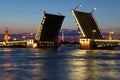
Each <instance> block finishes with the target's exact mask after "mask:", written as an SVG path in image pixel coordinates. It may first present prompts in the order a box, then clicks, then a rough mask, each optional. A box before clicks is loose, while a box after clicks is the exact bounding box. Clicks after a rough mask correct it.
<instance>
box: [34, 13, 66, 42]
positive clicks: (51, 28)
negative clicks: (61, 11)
mask: <svg viewBox="0 0 120 80" xmlns="http://www.w3.org/2000/svg"><path fill="white" fill-rule="evenodd" d="M63 19H64V16H62V15H53V14H48V13H45V14H44V16H43V19H42V22H41V24H40V27H39V29H38V31H37V34H36V40H37V41H56V40H57V38H58V34H59V31H60V28H61V25H62V22H63Z"/></svg>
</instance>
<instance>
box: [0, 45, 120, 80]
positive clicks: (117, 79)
mask: <svg viewBox="0 0 120 80" xmlns="http://www.w3.org/2000/svg"><path fill="white" fill-rule="evenodd" d="M0 80H120V51H119V50H80V49H79V48H77V47H60V48H59V49H58V50H49V49H44V50H43V49H27V48H12V49H11V48H0Z"/></svg>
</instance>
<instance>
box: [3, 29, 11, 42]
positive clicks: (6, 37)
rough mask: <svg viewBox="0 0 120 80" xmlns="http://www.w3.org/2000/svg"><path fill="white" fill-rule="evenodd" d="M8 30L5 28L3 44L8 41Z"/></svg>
mask: <svg viewBox="0 0 120 80" xmlns="http://www.w3.org/2000/svg"><path fill="white" fill-rule="evenodd" d="M8 31H9V30H8V28H7V27H6V29H5V38H4V39H5V42H8V40H9V39H10V37H9V35H8Z"/></svg>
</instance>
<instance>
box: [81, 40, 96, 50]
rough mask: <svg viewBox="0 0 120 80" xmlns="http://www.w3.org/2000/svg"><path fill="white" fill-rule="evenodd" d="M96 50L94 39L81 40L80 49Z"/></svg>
mask: <svg viewBox="0 0 120 80" xmlns="http://www.w3.org/2000/svg"><path fill="white" fill-rule="evenodd" d="M93 48H94V40H93V39H86V38H82V39H80V49H93Z"/></svg>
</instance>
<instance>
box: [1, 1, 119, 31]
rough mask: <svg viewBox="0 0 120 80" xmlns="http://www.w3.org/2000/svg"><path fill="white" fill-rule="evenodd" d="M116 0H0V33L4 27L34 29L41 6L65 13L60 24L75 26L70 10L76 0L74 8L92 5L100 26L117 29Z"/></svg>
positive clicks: (74, 27) (37, 23)
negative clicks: (80, 5)
mask: <svg viewBox="0 0 120 80" xmlns="http://www.w3.org/2000/svg"><path fill="white" fill-rule="evenodd" d="M119 2H120V1H119V0H115V1H113V0H109V1H108V0H104V1H101V0H96V1H94V0H91V1H88V0H69V2H68V1H64V0H60V1H58V0H51V1H47V0H34V1H33V0H19V1H18V0H1V3H0V12H1V14H0V32H1V33H4V29H5V28H6V27H7V28H8V29H9V31H10V33H24V32H33V33H36V31H37V29H38V26H39V25H40V22H41V20H42V17H43V13H42V12H41V9H42V10H45V11H46V12H48V13H51V14H57V13H58V12H59V13H61V14H63V15H65V20H64V22H63V25H62V28H67V29H77V25H76V23H75V21H74V18H73V16H72V14H71V9H74V8H75V7H76V6H77V5H78V4H79V3H81V4H82V7H81V8H80V9H79V8H78V9H77V10H79V11H85V12H91V11H92V9H93V8H94V7H96V8H97V11H96V12H94V13H93V15H94V16H95V19H96V20H97V23H98V24H99V26H100V28H101V29H102V30H103V31H104V29H105V30H106V29H109V28H111V29H112V30H113V31H116V32H119V30H120V28H119V27H120V26H119V25H120V14H119V13H120V10H119V9H118V8H119V7H120V5H119Z"/></svg>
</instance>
